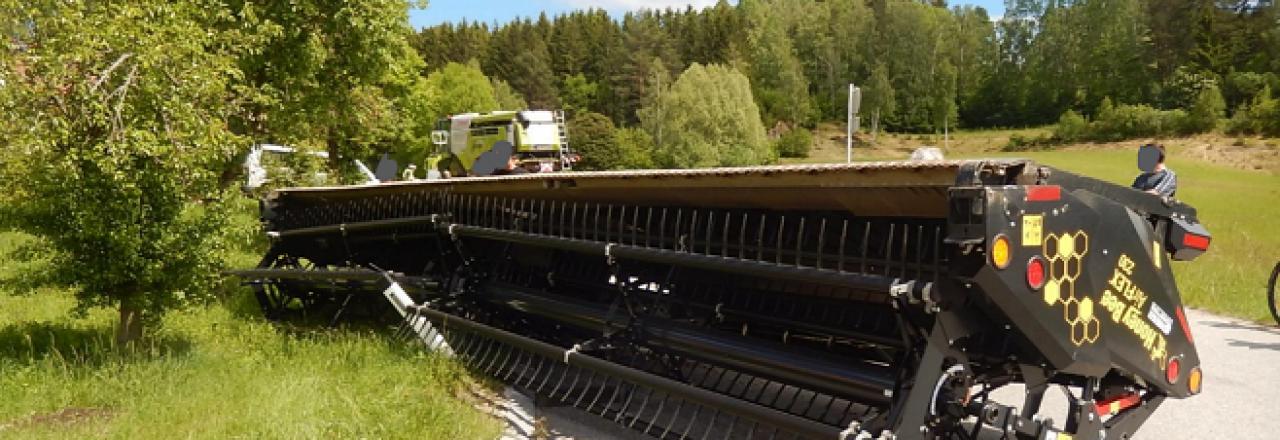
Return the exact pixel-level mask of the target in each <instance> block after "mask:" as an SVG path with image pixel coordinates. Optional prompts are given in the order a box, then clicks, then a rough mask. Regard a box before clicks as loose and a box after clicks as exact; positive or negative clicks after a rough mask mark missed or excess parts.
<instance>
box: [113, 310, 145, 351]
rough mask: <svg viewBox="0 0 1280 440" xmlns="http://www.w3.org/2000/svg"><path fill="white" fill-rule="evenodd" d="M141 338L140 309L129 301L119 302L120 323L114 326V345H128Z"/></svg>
mask: <svg viewBox="0 0 1280 440" xmlns="http://www.w3.org/2000/svg"><path fill="white" fill-rule="evenodd" d="M139 339H142V309H140V308H138V307H137V306H136V305H134V304H130V302H129V301H121V302H120V324H119V326H118V327H116V346H117V347H122V348H123V347H129V346H132V345H133V344H134V343H135V342H137V341H138V340H139Z"/></svg>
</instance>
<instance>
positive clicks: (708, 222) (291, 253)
mask: <svg viewBox="0 0 1280 440" xmlns="http://www.w3.org/2000/svg"><path fill="white" fill-rule="evenodd" d="M1046 170H1047V169H1046V168H1043V167H1036V166H1035V165H1034V164H1031V163H1029V162H1026V161H1020V160H992V161H939V162H881V163H861V164H853V165H812V166H791V167H754V168H733V169H714V170H660V171H640V172H598V173H585V172H579V173H556V174H535V175H521V176H508V177H493V178H465V179H451V180H444V181H431V182H404V183H387V184H380V185H367V186H355V187H336V188H300V189H289V190H281V191H277V192H275V193H273V194H272V195H271V196H270V197H269V198H268V199H267V200H265V201H264V202H263V220H264V223H265V225H266V228H267V231H268V234H269V235H270V236H271V237H272V239H273V246H272V248H271V250H270V251H269V252H268V254H267V255H266V256H265V257H264V259H263V260H262V263H261V264H260V266H259V268H258V269H254V270H247V271H241V272H239V275H240V276H241V277H243V278H244V279H246V280H247V281H248V282H250V283H252V284H254V286H255V288H256V291H257V294H258V296H259V300H260V302H261V303H262V305H263V308H264V311H265V312H266V313H267V315H268V316H269V317H271V318H273V319H312V318H313V319H318V320H323V321H326V322H328V323H330V324H336V323H338V322H339V321H340V318H341V319H346V318H352V319H360V318H363V319H368V318H373V319H379V318H385V317H387V316H397V318H396V319H401V320H402V322H403V325H404V330H405V331H407V332H411V333H416V334H418V336H419V337H421V338H422V339H423V340H424V341H426V342H427V343H428V345H430V346H432V347H434V348H436V349H440V350H444V351H446V352H448V353H449V354H451V355H454V356H455V357H457V358H458V359H459V360H461V361H463V362H464V363H466V364H468V365H470V366H471V367H473V368H475V369H476V370H478V371H482V372H485V373H487V374H489V375H491V376H494V377H496V378H498V379H501V380H503V381H505V382H507V383H508V384H511V385H513V386H516V387H518V388H522V389H524V390H526V391H528V392H530V393H533V394H536V395H539V396H541V397H542V398H543V399H546V400H547V401H550V402H556V403H559V404H565V405H571V406H575V407H578V408H580V409H582V410H584V411H586V412H589V413H592V414H596V415H599V416H601V417H604V418H606V419H610V420H613V421H616V422H618V423H621V424H623V425H625V426H628V427H631V428H634V429H637V430H639V431H641V432H644V433H647V434H649V435H652V436H655V437H659V438H850V439H852V438H935V437H941V438H952V437H954V438H969V437H971V436H973V435H974V434H975V433H977V432H978V431H981V430H983V429H986V430H988V431H989V430H992V429H993V428H991V427H990V425H995V428H994V429H995V430H996V431H997V432H1000V433H1002V434H1004V435H1010V436H1015V435H1016V436H1022V437H1026V438H1037V437H1040V438H1045V437H1046V436H1049V435H1051V434H1056V433H1057V432H1060V431H1061V430H1062V429H1063V428H1062V427H1061V426H1054V425H1052V423H1051V422H1046V421H1045V420H1042V419H1039V418H1036V417H1033V416H1034V415H1035V408H1031V406H1038V403H1039V402H1038V400H1035V401H1034V402H1031V401H1029V402H1028V403H1027V404H1028V405H1030V406H1029V407H1028V408H1029V409H1030V410H1029V411H1022V412H1018V411H1017V410H1016V409H1014V408H1013V407H1009V406H1004V405H1001V404H998V403H996V402H991V401H989V400H988V399H987V398H986V393H987V392H988V391H989V390H990V389H991V388H994V387H997V386H1000V385H1004V384H1006V383H1010V382H1033V381H1035V380H1036V378H1037V377H1040V376H1045V377H1044V378H1041V382H1045V384H1046V385H1047V383H1048V382H1046V378H1049V377H1052V378H1053V380H1052V381H1053V382H1056V383H1060V384H1071V385H1078V386H1084V387H1088V386H1091V385H1096V383H1095V382H1090V381H1097V380H1100V379H1101V378H1102V377H1103V376H1105V375H1107V373H1106V371H1105V370H1103V373H1102V374H1097V375H1096V377H1092V378H1090V377H1087V375H1084V376H1081V375H1078V374H1071V375H1068V374H1063V375H1060V376H1055V375H1054V374H1053V373H1052V371H1050V370H1051V369H1050V368H1045V366H1046V365H1047V364H1048V363H1051V362H1053V361H1054V360H1055V358H1054V356H1053V353H1052V352H1051V351H1045V348H1043V347H1040V345H1041V344H1039V343H1037V342H1035V341H1033V340H1032V339H1033V336H1034V332H1032V331H1020V329H1018V328H1017V325H1018V322H1017V319H1014V318H1010V317H1009V316H1008V314H1007V312H1006V310H1005V309H1004V306H1003V305H1001V304H998V303H997V304H993V301H992V300H991V299H990V298H988V297H987V296H989V295H990V294H989V293H986V292H984V291H983V290H984V289H982V288H981V287H980V286H979V287H975V286H974V284H975V283H977V282H978V281H976V280H978V279H980V278H981V277H982V276H983V275H982V274H983V272H982V271H983V269H982V266H983V264H984V255H985V254H984V253H983V252H982V244H981V243H976V244H975V241H974V239H973V237H968V236H966V231H969V232H972V231H971V230H972V229H974V228H975V227H976V226H975V224H974V222H973V221H972V219H970V220H968V221H960V223H957V221H958V219H964V218H969V217H974V216H975V215H978V214H975V213H977V212H978V211H979V210H978V208H975V207H974V206H973V205H972V204H964V203H971V202H964V201H963V200H960V199H961V198H962V197H961V196H962V195H964V194H969V193H967V192H963V191H971V190H973V189H974V188H977V189H981V188H1005V189H1008V188H1015V187H1017V186H1018V185H1036V184H1043V183H1045V182H1044V180H1045V176H1046V175H1047V174H1048V173H1047V172H1046ZM1063 174H1064V175H1066V176H1067V177H1070V178H1074V179H1076V180H1072V181H1071V182H1074V183H1073V184H1074V185H1076V186H1078V187H1081V188H1086V189H1090V190H1092V191H1093V192H1096V193H1104V194H1106V193H1115V190H1114V189H1113V188H1109V187H1105V186H1099V185H1098V184H1097V183H1096V182H1094V181H1091V180H1088V179H1086V178H1079V177H1078V176H1071V175H1069V174H1066V173H1063ZM1018 188H1020V187H1018ZM957 191H962V192H959V193H958V192H957ZM958 194H959V195H958ZM961 202H964V203H961ZM1154 206H1155V205H1142V207H1144V208H1145V211H1153V210H1158V209H1159V208H1158V207H1155V208H1153V207H1154ZM1145 211H1144V212H1145ZM979 217H980V215H979ZM388 286H391V287H388ZM395 292H400V293H399V294H395ZM386 299H390V300H391V301H390V304H391V305H388V304H389V303H388V302H387V300H386ZM392 306H394V307H392ZM393 312H399V313H398V314H396V313H393ZM1033 394H1034V393H1033ZM1162 397H1163V395H1162V394H1157V393H1149V394H1146V395H1144V397H1143V399H1146V400H1145V401H1148V402H1151V403H1150V407H1151V408H1154V406H1155V405H1156V404H1158V403H1159V399H1160V398H1162ZM1090 411H1092V407H1090ZM1146 413H1149V411H1146ZM1082 414H1083V412H1077V414H1076V415H1074V416H1071V417H1070V419H1071V420H1070V423H1069V425H1072V426H1068V429H1075V430H1077V431H1079V430H1080V427H1081V426H1086V427H1090V429H1092V428H1091V426H1092V425H1088V424H1087V423H1086V422H1084V421H1083V419H1082V418H1081V417H1080V416H1081V415H1082ZM1122 416H1132V417H1122ZM1142 418H1145V413H1144V414H1143V415H1137V414H1127V415H1126V414H1121V415H1116V416H1113V417H1111V418H1110V420H1111V421H1112V422H1114V423H1115V424H1120V423H1121V422H1123V423H1124V424H1125V425H1124V426H1120V427H1119V428H1115V429H1116V430H1117V431H1116V432H1119V431H1118V430H1120V429H1125V430H1131V429H1136V423H1141V420H1140V419H1142ZM965 419H968V420H970V421H969V422H967V423H962V420H965ZM973 420H978V421H979V422H977V423H975V422H973ZM1090 420H1092V418H1090ZM1135 420H1136V422H1135ZM1099 423H1100V422H1099ZM983 425H988V426H987V427H986V428H984V426H983ZM1129 425H1134V426H1133V427H1132V428H1130V427H1129ZM971 429H972V430H971ZM1098 429H1099V432H1102V430H1104V429H1112V428H1106V427H1100V428H1098ZM1086 438H1087V436H1086Z"/></svg>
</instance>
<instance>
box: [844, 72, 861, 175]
mask: <svg viewBox="0 0 1280 440" xmlns="http://www.w3.org/2000/svg"><path fill="white" fill-rule="evenodd" d="M861 104H862V89H860V88H857V87H854V85H853V83H849V105H848V109H849V115H848V121H846V124H845V136H844V163H853V134H854V133H857V132H858V106H859V105H861Z"/></svg>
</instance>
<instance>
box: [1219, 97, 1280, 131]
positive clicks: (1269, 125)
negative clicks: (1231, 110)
mask: <svg viewBox="0 0 1280 440" xmlns="http://www.w3.org/2000/svg"><path fill="white" fill-rule="evenodd" d="M1227 133H1230V134H1233V135H1239V134H1261V135H1265V136H1280V101H1277V100H1276V99H1274V98H1272V97H1271V88H1270V87H1263V88H1262V90H1261V91H1259V92H1258V95H1257V96H1254V97H1253V100H1252V101H1250V103H1249V104H1248V105H1245V106H1241V108H1240V109H1239V110H1236V114H1235V115H1234V116H1232V117H1231V120H1230V121H1229V122H1228V123H1227Z"/></svg>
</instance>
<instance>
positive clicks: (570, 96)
mask: <svg viewBox="0 0 1280 440" xmlns="http://www.w3.org/2000/svg"><path fill="white" fill-rule="evenodd" d="M599 95H600V84H598V83H596V82H594V81H591V80H588V79H587V77H586V76H585V75H583V74H581V73H579V74H575V75H572V76H569V77H567V78H565V79H564V85H562V86H561V87H560V97H561V101H562V102H563V104H564V110H565V111H567V112H569V113H571V114H576V113H577V112H587V111H590V109H591V108H592V107H593V106H594V105H595V101H596V98H597V97H598V96H599Z"/></svg>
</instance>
